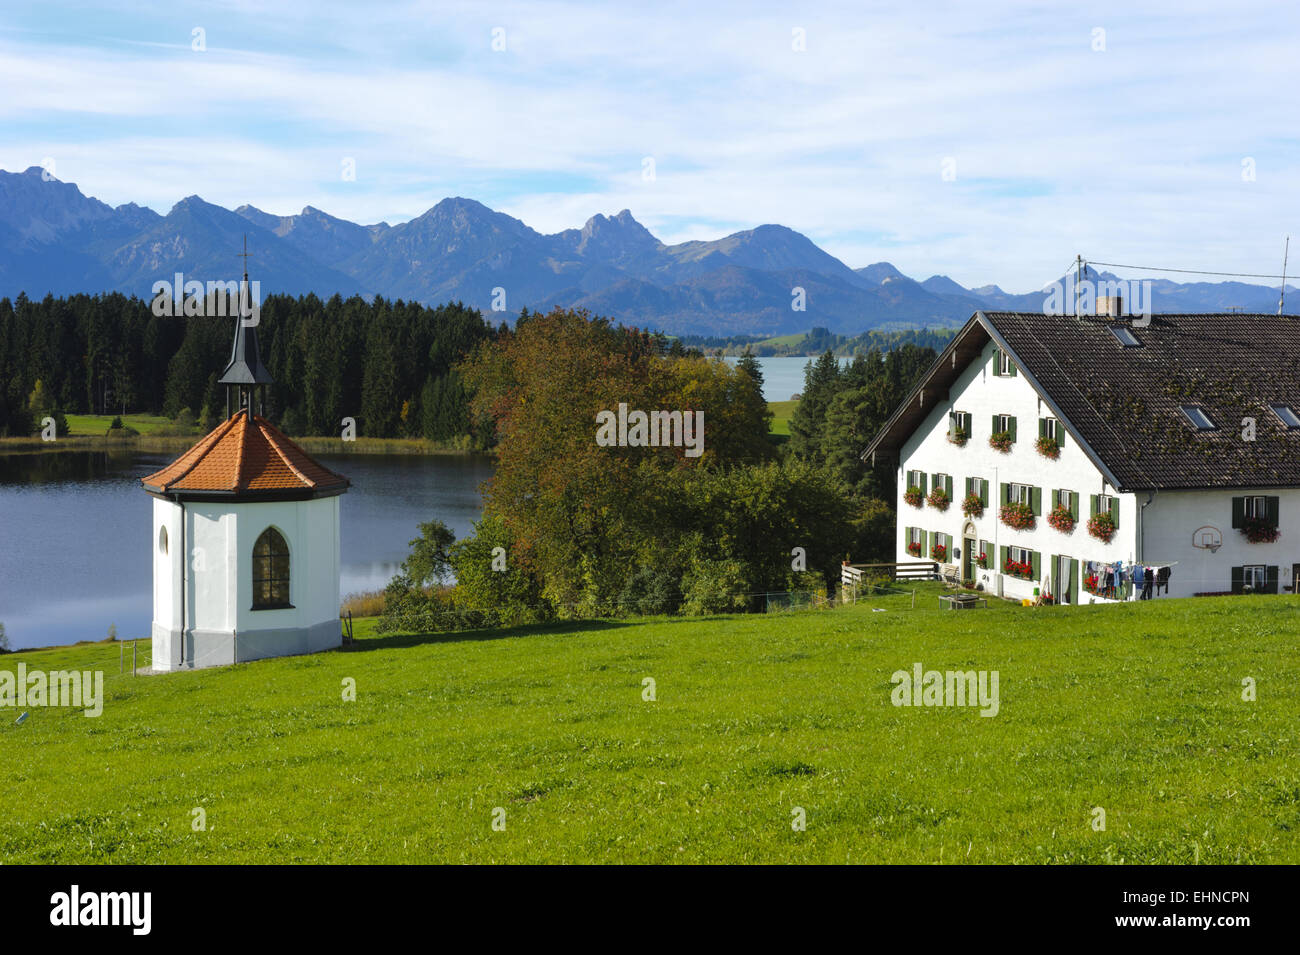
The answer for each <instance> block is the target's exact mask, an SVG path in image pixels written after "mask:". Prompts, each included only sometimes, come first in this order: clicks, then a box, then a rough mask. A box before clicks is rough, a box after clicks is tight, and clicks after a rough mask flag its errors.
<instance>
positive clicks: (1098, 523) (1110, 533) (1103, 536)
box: [1088, 511, 1116, 544]
mask: <svg viewBox="0 0 1300 955" xmlns="http://www.w3.org/2000/svg"><path fill="white" fill-rule="evenodd" d="M1115 530H1116V527H1115V518H1113V517H1111V516H1110V512H1109V511H1102V512H1101V513H1100V514H1096V515H1094V516H1092V517H1090V518H1089V519H1088V533H1089V534H1091V535H1092V536H1093V537H1095V538H1097V540H1099V541H1101V542H1102V543H1103V544H1109V543H1110V541H1111V538H1112V537H1114V536H1115Z"/></svg>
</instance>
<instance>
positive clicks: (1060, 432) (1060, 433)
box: [1056, 418, 1065, 448]
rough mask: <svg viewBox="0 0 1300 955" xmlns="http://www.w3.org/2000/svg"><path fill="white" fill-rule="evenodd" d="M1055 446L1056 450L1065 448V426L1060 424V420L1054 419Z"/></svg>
mask: <svg viewBox="0 0 1300 955" xmlns="http://www.w3.org/2000/svg"><path fill="white" fill-rule="evenodd" d="M1056 446H1057V447H1058V448H1063V447H1065V425H1063V424H1062V423H1061V419H1060V418H1057V419H1056Z"/></svg>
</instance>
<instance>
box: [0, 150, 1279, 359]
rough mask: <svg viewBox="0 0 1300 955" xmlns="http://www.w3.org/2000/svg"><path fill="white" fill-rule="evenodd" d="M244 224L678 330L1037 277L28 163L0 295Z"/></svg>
mask: <svg viewBox="0 0 1300 955" xmlns="http://www.w3.org/2000/svg"><path fill="white" fill-rule="evenodd" d="M245 235H247V236H248V241H249V249H250V251H251V252H252V254H253V259H252V263H251V270H252V272H253V273H255V274H254V277H255V278H257V279H258V280H259V281H260V282H261V286H262V291H263V293H264V294H269V293H271V292H286V293H289V294H295V295H296V294H303V293H308V292H314V293H316V294H317V295H319V296H321V297H322V298H327V297H329V296H331V295H333V294H335V293H340V294H342V295H344V296H349V295H355V294H360V295H366V296H370V295H375V294H379V295H383V296H385V297H388V298H403V299H407V300H416V301H419V302H423V303H425V304H428V305H437V304H441V303H444V302H451V301H457V300H459V301H463V302H464V303H465V304H467V305H470V306H472V307H474V308H478V309H481V310H483V311H484V312H490V311H491V310H492V308H493V305H494V304H500V303H501V300H502V297H504V312H503V313H502V314H500V315H499V316H498V318H499V319H509V318H511V317H513V316H514V315H517V314H518V313H519V310H520V309H522V308H525V307H527V308H530V309H548V308H551V307H553V306H560V307H582V308H587V309H590V310H591V311H593V312H597V313H600V314H604V315H609V316H611V317H613V318H615V319H617V320H619V321H622V322H624V323H625V324H629V325H638V326H642V327H648V328H654V329H659V330H661V331H665V332H669V333H672V334H683V335H712V336H722V337H731V336H741V335H752V336H758V337H760V338H767V337H774V336H782V335H788V334H792V333H801V332H804V331H806V330H807V329H809V328H812V327H821V328H825V329H827V330H828V331H830V332H831V333H834V334H836V335H844V336H854V335H859V334H861V333H863V332H866V331H870V330H873V329H884V330H891V329H902V328H918V327H930V328H951V327H954V326H957V325H960V324H961V323H962V322H964V321H965V320H966V319H968V318H969V317H970V315H971V314H972V313H973V312H974V311H976V310H977V309H981V308H996V309H1031V310H1036V309H1039V308H1041V307H1042V303H1043V293H1042V292H1041V291H1036V292H1031V293H1026V294H1019V295H1017V294H1009V293H1007V292H1004V291H1003V290H1002V289H1001V288H999V287H998V286H996V285H985V286H981V287H979V288H975V289H968V288H964V287H963V286H961V285H960V284H958V283H957V282H954V281H953V280H952V279H950V278H948V277H947V276H943V275H934V276H931V277H930V278H928V279H926V280H925V281H923V282H918V281H916V280H914V279H912V278H910V277H909V276H906V275H904V274H903V273H902V272H900V271H899V270H898V269H897V268H895V267H894V266H893V265H891V264H890V263H888V262H877V263H875V264H873V265H868V266H865V267H863V268H859V269H853V268H850V267H849V266H847V265H845V264H844V263H843V262H841V261H840V260H839V259H837V258H835V257H834V256H833V255H830V254H829V253H827V252H826V251H824V250H823V249H821V248H819V247H818V246H817V245H816V244H815V243H814V242H812V241H811V240H810V239H809V238H808V237H807V236H804V235H802V234H800V233H798V232H795V231H794V230H792V229H789V228H786V227H785V226H782V225H761V226H758V227H757V228H754V229H748V230H746V231H743V232H737V233H734V234H732V235H729V236H725V237H723V238H721V239H715V240H712V241H707V242H705V241H693V242H682V243H679V244H677V245H666V244H664V243H663V242H661V241H659V239H657V238H656V237H655V236H654V235H653V234H652V233H651V232H650V231H649V230H648V229H646V228H645V226H643V225H642V224H641V223H639V222H637V221H636V219H635V218H633V216H632V213H631V212H630V211H628V210H626V209H624V210H623V211H622V212H619V213H618V214H617V215H614V216H605V215H595V216H592V217H591V218H590V219H588V220H587V222H586V224H585V225H583V227H582V228H581V229H566V230H564V231H562V232H557V233H554V234H552V235H544V234H542V233H540V232H537V231H535V230H534V229H532V228H530V227H529V226H528V225H526V224H525V223H523V222H520V221H519V220H518V219H515V218H513V217H511V216H508V215H506V214H504V213H501V212H497V211H495V210H493V209H489V208H488V207H487V206H485V205H483V204H482V203H480V202H476V201H474V200H473V199H466V198H448V199H443V200H442V201H441V202H439V203H437V204H436V205H434V206H433V207H432V208H430V209H429V210H428V211H427V212H425V213H424V214H422V215H420V216H417V217H416V218H414V219H412V220H410V221H409V222H403V223H400V224H399V225H389V224H387V223H383V222H381V223H378V224H375V225H359V224H357V223H355V222H349V221H347V220H345V219H338V218H335V217H334V216H331V215H329V214H328V213H325V212H323V211H321V210H320V209H316V208H313V207H311V206H308V207H307V208H305V209H303V210H302V212H300V213H298V214H297V215H288V216H280V215H275V214H273V213H269V212H265V211H263V210H261V209H257V208H255V207H253V206H250V205H243V206H240V207H239V208H238V209H236V210H234V211H233V212H232V211H230V210H227V209H224V208H222V207H221V206H216V205H213V204H211V203H208V202H205V201H204V200H203V199H201V198H199V197H198V196H190V197H189V198H186V199H182V200H181V201H180V202H178V203H177V204H176V205H175V206H174V207H173V208H172V209H171V211H170V212H168V214H167V215H166V216H161V215H159V214H158V213H156V212H153V211H152V210H150V209H145V208H141V207H140V206H137V205H135V204H133V203H131V204H127V205H122V206H118V207H117V208H113V207H111V206H108V205H106V204H105V203H103V202H100V201H99V200H97V199H93V198H89V197H87V196H85V195H83V194H82V193H81V190H79V189H78V188H77V187H76V186H75V185H73V184H71V183H65V182H60V181H59V180H57V179H53V178H47V177H46V176H45V175H44V174H43V171H42V170H41V169H40V168H39V167H35V166H34V167H32V168H30V169H28V170H26V171H25V172H22V173H8V172H4V171H0V296H8V297H10V298H13V297H16V296H17V295H18V293H19V292H26V293H27V295H28V296H29V297H32V298H38V297H44V296H45V295H46V294H47V293H53V294H55V295H62V294H71V293H76V292H100V291H110V290H115V291H121V292H126V293H128V294H134V295H137V296H140V297H145V298H147V297H148V296H149V293H150V290H151V288H152V285H153V283H154V282H155V281H157V280H160V279H167V280H170V279H171V278H172V277H173V275H174V274H175V273H176V272H183V273H184V274H185V276H186V278H187V279H198V280H200V281H203V282H207V281H209V280H220V281H226V280H230V279H232V278H236V277H237V276H238V275H239V272H240V270H241V268H242V266H241V264H240V260H239V258H238V253H239V251H240V249H241V246H242V241H243V238H244V236H245ZM1152 288H1153V292H1154V309H1155V310H1156V311H1181V312H1196V311H1220V310H1224V309H1227V308H1242V309H1245V310H1247V311H1272V310H1274V309H1275V308H1276V307H1277V296H1278V293H1277V290H1276V289H1270V288H1266V287H1264V286H1258V285H1246V284H1243V283H1239V282H1220V283H1206V282H1194V283H1189V284H1179V283H1177V282H1167V281H1163V280H1162V281H1157V282H1154V283H1153V286H1152ZM498 290H500V291H498ZM797 290H802V291H801V292H798V291H797ZM797 301H802V303H803V304H804V308H803V310H799V311H797V310H796V309H795V308H794V307H793V306H794V305H795V304H796V302H797ZM1297 302H1300V299H1297Z"/></svg>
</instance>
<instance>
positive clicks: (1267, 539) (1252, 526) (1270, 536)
mask: <svg viewBox="0 0 1300 955" xmlns="http://www.w3.org/2000/svg"><path fill="white" fill-rule="evenodd" d="M1241 532H1242V533H1243V534H1245V535H1246V540H1248V541H1250V542H1251V543H1252V544H1271V543H1273V542H1274V541H1275V540H1277V539H1278V538H1279V537H1281V536H1282V532H1281V531H1280V530H1279V529H1278V527H1277V525H1276V524H1270V523H1269V522H1268V521H1266V520H1264V519H1263V518H1262V517H1247V518H1245V519H1244V520H1243V521H1242V522H1241Z"/></svg>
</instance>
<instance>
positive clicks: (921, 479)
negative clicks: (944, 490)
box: [916, 473, 930, 497]
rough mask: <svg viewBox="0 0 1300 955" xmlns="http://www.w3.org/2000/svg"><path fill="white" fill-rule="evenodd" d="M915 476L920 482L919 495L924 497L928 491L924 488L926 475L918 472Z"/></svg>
mask: <svg viewBox="0 0 1300 955" xmlns="http://www.w3.org/2000/svg"><path fill="white" fill-rule="evenodd" d="M916 477H917V479H918V480H919V481H920V482H921V496H922V497H925V495H927V494H929V493H930V492H929V491H928V490H926V475H925V474H922V473H918V474H917V475H916Z"/></svg>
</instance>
